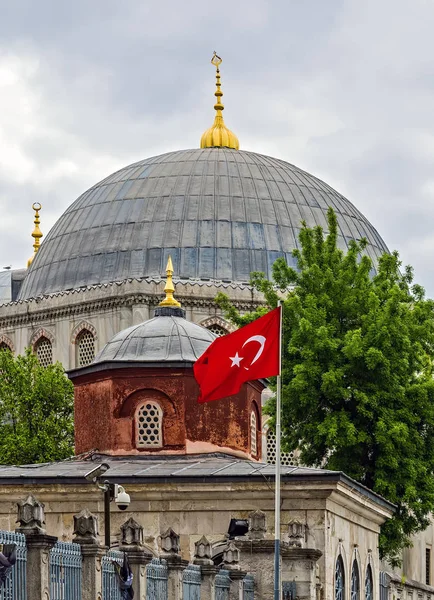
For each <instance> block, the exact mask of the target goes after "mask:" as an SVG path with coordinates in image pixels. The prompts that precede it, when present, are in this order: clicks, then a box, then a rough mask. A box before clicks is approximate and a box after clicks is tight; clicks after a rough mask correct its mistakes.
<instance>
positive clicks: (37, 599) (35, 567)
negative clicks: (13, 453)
mask: <svg viewBox="0 0 434 600" xmlns="http://www.w3.org/2000/svg"><path fill="white" fill-rule="evenodd" d="M17 505H18V518H17V521H18V523H19V527H18V528H17V530H16V531H17V533H23V534H24V535H25V537H26V545H27V577H26V580H27V582H26V587H27V600H41V599H42V598H49V597H50V560H49V558H50V550H51V548H52V547H53V546H54V544H55V543H56V542H57V538H56V537H54V536H52V535H47V532H46V531H45V529H44V528H43V527H42V526H43V525H44V524H45V515H44V505H43V504H42V502H38V500H36V498H35V497H34V496H33V495H32V494H30V495H29V496H27V498H25V499H24V500H21V501H20V502H18V503H17Z"/></svg>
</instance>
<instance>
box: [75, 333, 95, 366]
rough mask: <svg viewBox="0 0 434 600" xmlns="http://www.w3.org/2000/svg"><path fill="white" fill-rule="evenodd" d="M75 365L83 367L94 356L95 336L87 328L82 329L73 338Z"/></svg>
mask: <svg viewBox="0 0 434 600" xmlns="http://www.w3.org/2000/svg"><path fill="white" fill-rule="evenodd" d="M75 345H76V355H77V366H79V367H84V366H85V365H88V364H90V363H91V362H92V361H93V359H94V358H95V337H94V335H93V333H91V332H90V331H88V330H87V329H83V331H81V332H80V333H79V335H78V336H77V339H76V340H75Z"/></svg>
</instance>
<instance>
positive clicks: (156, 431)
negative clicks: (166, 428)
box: [136, 401, 163, 448]
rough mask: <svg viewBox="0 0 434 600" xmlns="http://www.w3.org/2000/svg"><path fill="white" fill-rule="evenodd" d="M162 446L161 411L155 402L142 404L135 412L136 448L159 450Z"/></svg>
mask: <svg viewBox="0 0 434 600" xmlns="http://www.w3.org/2000/svg"><path fill="white" fill-rule="evenodd" d="M162 445H163V411H162V410H161V407H160V405H159V404H157V402H153V401H149V402H144V403H143V404H140V405H139V406H138V407H137V410H136V446H137V447H138V448H161V446H162Z"/></svg>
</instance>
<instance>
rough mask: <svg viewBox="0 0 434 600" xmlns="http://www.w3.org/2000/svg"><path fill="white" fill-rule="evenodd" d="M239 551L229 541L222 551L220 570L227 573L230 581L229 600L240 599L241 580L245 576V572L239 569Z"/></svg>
mask: <svg viewBox="0 0 434 600" xmlns="http://www.w3.org/2000/svg"><path fill="white" fill-rule="evenodd" d="M239 563H240V551H239V550H238V548H237V547H236V545H235V542H234V541H229V542H228V543H227V545H226V547H225V549H224V550H223V565H222V568H223V569H226V571H228V572H229V577H230V579H231V587H230V590H229V600H240V599H242V593H243V584H242V582H243V579H244V577H245V575H246V572H245V571H241V567H240V564H239Z"/></svg>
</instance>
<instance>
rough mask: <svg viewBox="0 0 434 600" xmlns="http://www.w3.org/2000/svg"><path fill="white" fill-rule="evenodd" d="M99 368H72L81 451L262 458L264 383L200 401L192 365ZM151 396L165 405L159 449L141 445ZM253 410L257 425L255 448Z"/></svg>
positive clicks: (76, 445)
mask: <svg viewBox="0 0 434 600" xmlns="http://www.w3.org/2000/svg"><path fill="white" fill-rule="evenodd" d="M98 367H99V368H98V369H95V368H94V367H93V366H92V365H90V366H89V367H85V368H83V369H80V370H77V371H75V372H73V373H70V377H71V378H72V380H73V383H74V386H75V451H76V454H81V453H83V452H86V451H89V450H93V449H97V450H99V451H100V452H103V453H106V454H113V455H128V454H153V453H159V454H196V453H197V454H199V453H207V452H218V451H223V452H227V453H233V454H234V455H238V456H242V457H246V456H248V457H251V458H255V459H258V460H259V459H260V458H261V431H260V429H261V391H262V389H263V388H264V386H263V384H262V383H261V382H259V381H256V382H250V383H248V384H245V385H244V386H243V388H242V389H241V391H240V393H239V394H237V395H236V396H232V397H231V398H225V399H223V400H218V401H215V402H210V403H208V404H198V402H197V397H198V391H199V390H198V386H197V383H196V381H195V379H194V376H193V370H192V368H191V367H182V366H179V367H169V366H166V367H164V366H163V367H160V368H159V367H155V366H152V367H151V366H146V365H143V366H142V365H140V366H138V365H137V366H135V365H132V364H126V365H125V366H123V365H120V366H115V365H107V368H104V365H101V364H100V365H98ZM113 367H115V368H113ZM148 401H153V402H154V403H156V404H158V406H159V407H160V408H161V410H162V432H161V433H162V443H161V445H160V446H159V447H155V448H154V447H140V446H138V445H137V438H136V435H137V409H138V407H140V406H141V405H143V404H144V403H146V402H148ZM252 411H253V412H254V413H255V416H256V424H257V432H256V452H253V453H252V451H251V449H252V440H251V432H252V427H251V418H252ZM254 446H255V444H253V449H254Z"/></svg>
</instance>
